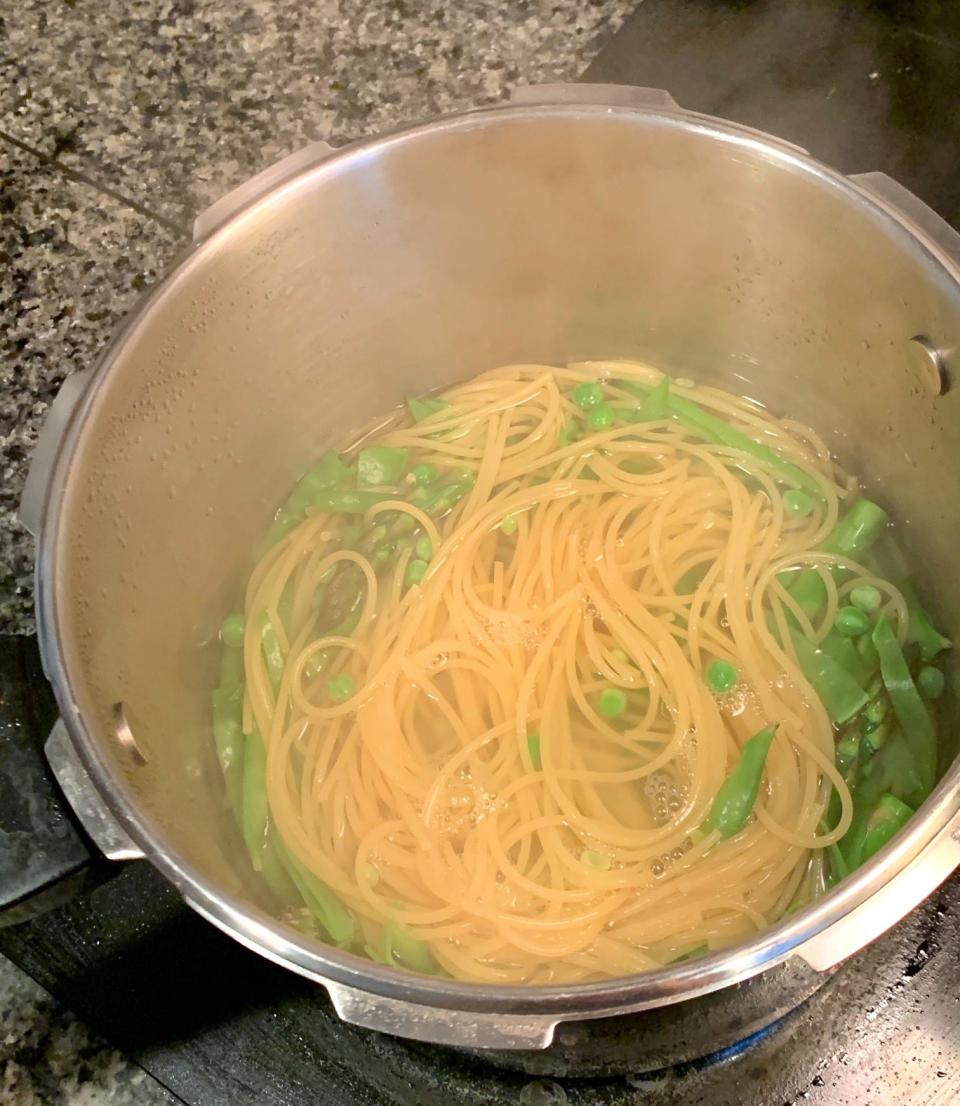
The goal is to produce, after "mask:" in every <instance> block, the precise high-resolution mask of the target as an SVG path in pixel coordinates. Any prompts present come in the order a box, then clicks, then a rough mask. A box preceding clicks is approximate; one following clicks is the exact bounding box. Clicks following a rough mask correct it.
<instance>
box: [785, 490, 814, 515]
mask: <svg viewBox="0 0 960 1106" xmlns="http://www.w3.org/2000/svg"><path fill="white" fill-rule="evenodd" d="M783 509H784V510H785V511H786V512H787V514H788V515H793V516H794V517H795V518H806V517H807V515H809V514H810V512H811V511H812V510H813V497H812V496H810V495H808V494H807V493H806V492H804V491H801V490H800V489H799V488H791V489H790V490H789V491H787V492H784V493H783Z"/></svg>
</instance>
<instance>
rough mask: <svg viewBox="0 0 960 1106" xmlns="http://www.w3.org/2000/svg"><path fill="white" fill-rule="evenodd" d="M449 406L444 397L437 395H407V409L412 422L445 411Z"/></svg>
mask: <svg viewBox="0 0 960 1106" xmlns="http://www.w3.org/2000/svg"><path fill="white" fill-rule="evenodd" d="M449 406H450V404H449V403H447V401H446V400H445V399H440V398H439V396H408V397H407V410H408V411H409V412H410V416H411V418H412V419H413V421H414V422H423V420H424V419H428V418H430V416H431V415H436V414H437V412H439V411H445V410H446V409H447V408H448V407H449Z"/></svg>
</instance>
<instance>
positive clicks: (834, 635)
mask: <svg viewBox="0 0 960 1106" xmlns="http://www.w3.org/2000/svg"><path fill="white" fill-rule="evenodd" d="M817 648H818V649H820V650H821V652H823V653H826V655H827V656H828V657H830V658H831V659H832V660H833V661H835V662H836V663H837V664H838V665H840V667H841V668H843V669H844V670H845V671H847V672H849V673H850V675H851V676H852V677H853V678H854V679H855V680H856V681H857V683H858V684H861V685H862V686H863V687H866V685H867V684H869V682H870V678H871V677H872V676H873V675H874V674H875V673H876V671H877V668H878V667H879V663H878V664H876V665H874V666H873V667H871V666H870V664H869V661H868V660H867V659H866V658H864V657H863V656H861V655H860V653H859V652H857V646H856V643H855V642H854V641H853V640H852V639H851V638H848V637H846V636H845V635H844V634H842V633H841V632H840V631H839V630H838V629H837V628H836V627H834V628H833V629H832V630H831V631H830V632H829V633H828V634H827V635H826V636H825V637H824V638H823V640H822V641H820V642H819V644H818V645H817Z"/></svg>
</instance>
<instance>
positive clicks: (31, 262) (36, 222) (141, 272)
mask: <svg viewBox="0 0 960 1106" xmlns="http://www.w3.org/2000/svg"><path fill="white" fill-rule="evenodd" d="M179 240H180V236H178V235H177V234H175V233H174V232H172V231H171V230H169V229H168V228H167V227H165V226H162V225H160V224H159V223H157V222H156V221H155V220H153V219H150V218H148V217H146V216H144V215H141V214H139V213H138V212H136V211H133V210H131V209H130V208H129V207H127V206H125V205H123V204H121V203H119V202H118V201H116V200H114V199H112V198H111V197H110V196H106V195H104V194H103V193H102V192H99V191H98V190H97V189H96V188H94V187H92V186H91V185H88V184H84V183H78V182H76V181H73V180H69V179H67V178H66V177H65V176H64V175H63V174H62V173H60V172H58V171H57V170H56V169H55V168H52V167H50V166H45V165H42V164H41V163H40V162H38V160H37V159H36V158H35V157H33V156H32V155H29V154H25V153H24V152H23V151H21V150H19V149H17V148H15V147H13V146H10V145H5V144H4V143H3V142H2V141H0V633H11V632H12V633H16V632H26V631H29V630H30V629H31V628H32V624H33V578H32V574H33V539H32V538H31V537H30V535H29V534H27V533H26V531H24V530H23V528H22V527H21V526H20V523H19V522H18V521H17V518H16V514H17V507H18V505H19V502H20V494H21V491H22V488H23V478H24V476H25V475H26V466H27V461H28V458H29V456H30V453H31V450H32V448H33V444H34V442H35V441H36V437H37V432H38V430H39V428H40V425H41V423H42V422H43V416H44V414H45V413H46V410H47V407H48V405H49V403H50V401H51V399H52V398H53V397H54V396H55V395H56V393H57V389H58V388H59V387H60V384H61V382H62V381H63V378H64V377H65V376H66V375H67V373H70V372H73V371H75V370H76V369H82V368H86V367H87V366H89V365H92V364H93V363H94V361H95V360H96V357H97V354H98V353H99V351H100V349H101V348H102V347H103V345H104V344H105V343H106V342H107V341H108V339H109V338H110V335H111V333H112V331H113V330H114V329H115V328H116V326H117V324H118V323H119V322H120V320H121V319H122V318H123V315H124V313H125V312H126V311H128V310H129V309H130V307H131V305H132V304H133V303H134V301H135V300H136V298H137V296H138V295H140V292H141V290H142V289H143V288H145V287H147V285H148V284H149V283H150V282H151V281H153V280H155V279H156V276H157V273H158V271H160V270H161V269H162V268H163V267H164V266H165V265H166V264H167V263H168V261H169V259H170V257H171V256H172V254H173V252H174V250H175V248H176V246H177V244H178V242H179ZM0 1101H2V1099H0Z"/></svg>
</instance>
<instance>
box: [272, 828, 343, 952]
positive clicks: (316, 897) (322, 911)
mask: <svg viewBox="0 0 960 1106" xmlns="http://www.w3.org/2000/svg"><path fill="white" fill-rule="evenodd" d="M280 858H281V860H282V861H283V863H284V867H285V868H286V869H287V873H288V874H289V876H290V878H291V879H292V880H293V883H294V886H295V887H296V889H297V891H298V892H299V893H300V897H301V898H302V899H303V901H304V904H305V905H306V907H307V909H308V910H309V911H310V913H311V914H312V915H313V916H314V917H315V918H316V919H317V921H318V922H319V923H320V924H321V925H322V926H323V928H324V929H325V930H326V931H327V934H328V936H329V937H330V940H331V941H333V942H334V944H337V945H341V946H344V945H349V944H350V943H351V942H352V941H353V940H354V938H355V937H356V934H357V923H356V919H355V918H354V916H353V914H351V913H350V911H349V910H348V909H347V908H346V907H345V906H344V905H343V903H342V902H341V901H340V900H339V899H338V898H337V897H336V895H334V893H333V892H332V891H331V890H330V888H329V887H327V885H326V884H325V883H323V882H321V881H320V880H319V879H317V877H316V876H315V875H314V874H313V872H311V871H310V870H309V869H308V868H307V867H306V866H305V865H303V864H301V863H300V861H299V860H297V858H296V857H295V856H294V855H293V853H291V852H290V850H289V849H286V848H282V847H281V849H280Z"/></svg>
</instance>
